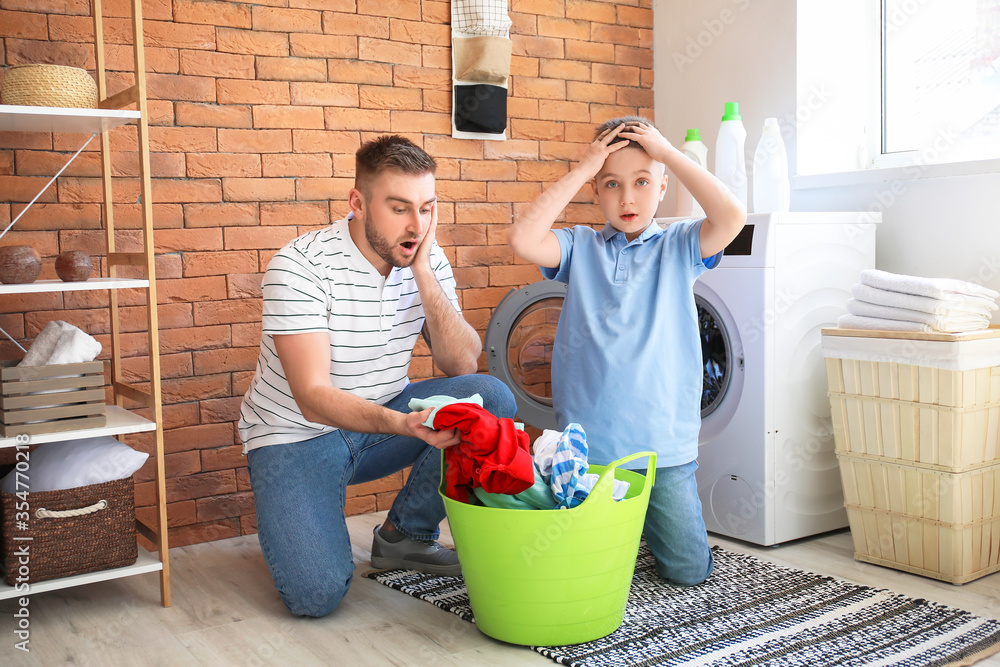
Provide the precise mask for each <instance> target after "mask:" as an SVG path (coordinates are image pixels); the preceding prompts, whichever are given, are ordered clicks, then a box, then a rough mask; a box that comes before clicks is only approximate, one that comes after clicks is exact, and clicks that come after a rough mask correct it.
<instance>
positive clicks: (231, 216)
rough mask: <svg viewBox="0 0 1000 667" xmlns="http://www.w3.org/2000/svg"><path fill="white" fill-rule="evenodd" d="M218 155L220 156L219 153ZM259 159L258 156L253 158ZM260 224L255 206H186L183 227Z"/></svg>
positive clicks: (229, 204)
mask: <svg viewBox="0 0 1000 667" xmlns="http://www.w3.org/2000/svg"><path fill="white" fill-rule="evenodd" d="M220 155H222V154H221V153H220ZM254 157H256V158H258V159H259V156H254ZM257 224H260V213H259V211H258V205H257V204H234V203H225V204H186V205H185V206H184V225H185V226H187V227H221V226H226V227H233V226H248V225H257Z"/></svg>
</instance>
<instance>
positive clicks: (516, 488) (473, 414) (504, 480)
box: [434, 403, 535, 502]
mask: <svg viewBox="0 0 1000 667" xmlns="http://www.w3.org/2000/svg"><path fill="white" fill-rule="evenodd" d="M434 428H435V429H436V430H438V431H447V430H449V429H457V430H458V432H459V433H460V434H461V436H462V442H460V443H459V444H457V445H455V446H454V447H449V448H448V449H446V450H445V454H444V458H445V463H446V464H447V470H446V471H445V480H444V481H445V495H446V496H448V497H449V498H452V499H454V500H459V501H461V502H469V489H472V488H475V487H477V486H481V487H483V489H485V490H486V491H487V492H489V493H508V494H514V493H521V492H522V491H525V490H527V489H528V488H530V487H531V486H532V485H533V484H534V483H535V467H534V464H533V463H532V460H531V451H530V449H529V447H530V438H529V437H528V434H527V433H525V432H524V431H520V430H518V429H516V428H514V420H513V419H509V418H506V417H504V418H499V417H495V416H493V414H491V413H490V412H488V411H487V410H486V409H484V408H482V407H481V406H479V405H476V404H475V403H452V404H450V405H446V406H444V407H442V408H438V411H437V412H436V413H435V415H434Z"/></svg>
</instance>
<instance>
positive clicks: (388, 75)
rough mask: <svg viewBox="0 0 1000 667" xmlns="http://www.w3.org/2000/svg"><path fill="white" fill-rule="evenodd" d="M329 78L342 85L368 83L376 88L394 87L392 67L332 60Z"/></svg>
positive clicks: (385, 64) (380, 64)
mask: <svg viewBox="0 0 1000 667" xmlns="http://www.w3.org/2000/svg"><path fill="white" fill-rule="evenodd" d="M327 77H328V78H329V80H330V81H335V82H342V83H367V84H370V85H375V86H391V85H392V65H389V64H387V63H371V62H364V61H354V60H331V61H329V63H328V70H327Z"/></svg>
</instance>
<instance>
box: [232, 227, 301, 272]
mask: <svg viewBox="0 0 1000 667" xmlns="http://www.w3.org/2000/svg"><path fill="white" fill-rule="evenodd" d="M224 233H225V248H226V250H242V249H249V250H257V249H260V248H280V247H282V246H284V245H285V244H286V243H288V242H289V241H291V240H292V239H293V238H295V237H296V236H298V233H297V230H296V229H295V227H281V226H268V227H228V228H226V229H225V230H224ZM248 273H249V272H248Z"/></svg>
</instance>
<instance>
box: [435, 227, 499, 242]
mask: <svg viewBox="0 0 1000 667" xmlns="http://www.w3.org/2000/svg"><path fill="white" fill-rule="evenodd" d="M435 238H436V239H437V242H438V245H440V246H442V247H444V246H474V245H486V244H487V240H486V225H454V224H452V225H442V224H441V223H440V222H439V223H438V226H437V232H436V234H435Z"/></svg>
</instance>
